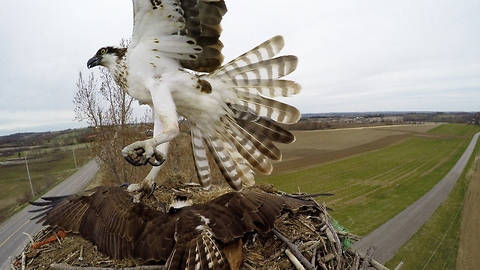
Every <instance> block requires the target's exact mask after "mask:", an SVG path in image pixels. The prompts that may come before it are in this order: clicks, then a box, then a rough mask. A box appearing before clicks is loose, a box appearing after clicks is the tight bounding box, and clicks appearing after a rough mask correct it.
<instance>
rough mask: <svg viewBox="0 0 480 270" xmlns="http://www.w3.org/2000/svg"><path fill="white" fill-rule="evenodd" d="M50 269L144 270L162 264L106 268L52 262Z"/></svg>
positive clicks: (159, 266) (160, 268) (155, 267)
mask: <svg viewBox="0 0 480 270" xmlns="http://www.w3.org/2000/svg"><path fill="white" fill-rule="evenodd" d="M50 269H53V270H113V269H115V270H146V269H158V270H163V269H164V267H163V265H144V266H135V267H122V268H116V267H114V268H108V267H81V266H70V265H66V264H58V263H54V264H51V265H50Z"/></svg>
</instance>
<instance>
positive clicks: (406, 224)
mask: <svg viewBox="0 0 480 270" xmlns="http://www.w3.org/2000/svg"><path fill="white" fill-rule="evenodd" d="M479 135H480V133H477V134H475V136H474V137H473V139H472V141H471V142H470V144H469V145H468V147H467V149H466V150H465V152H464V153H463V155H462V156H461V157H460V159H459V160H458V162H457V163H456V164H455V166H453V168H452V169H451V170H450V172H448V173H447V175H445V177H444V178H443V179H442V180H440V182H438V184H437V185H435V186H434V187H433V188H432V189H431V190H430V191H429V192H428V193H426V194H425V195H424V196H423V197H422V198H420V199H419V200H418V201H416V202H415V203H413V204H412V205H411V206H409V207H408V208H407V209H405V210H404V211H403V212H401V213H400V214H398V215H397V216H395V217H394V218H392V219H391V220H389V221H388V222H386V223H385V224H383V225H382V226H380V227H379V228H378V229H376V230H375V231H373V232H372V233H370V234H369V235H367V236H365V237H364V238H363V239H362V240H360V241H358V242H356V243H355V245H354V247H355V248H358V249H360V250H361V251H362V252H364V253H365V252H366V251H367V249H368V248H369V247H370V246H372V245H376V246H377V251H376V253H375V255H374V256H373V258H374V259H376V260H377V261H379V262H380V263H384V262H386V261H388V260H389V259H390V258H392V257H393V255H395V253H396V252H397V251H398V249H399V248H400V247H401V246H403V244H405V242H407V240H408V239H410V237H412V236H413V234H415V232H416V231H417V230H418V229H419V228H420V227H421V226H422V225H423V224H424V223H425V222H426V221H427V220H428V218H429V217H430V216H431V215H432V213H433V212H434V211H435V210H436V209H437V208H438V206H439V205H440V204H441V203H442V202H443V201H444V200H445V199H446V198H447V196H448V194H449V193H450V191H451V190H452V188H453V186H454V185H455V183H456V181H457V179H458V178H459V177H460V175H461V174H462V172H463V170H464V169H465V166H466V165H467V162H468V160H469V158H470V156H471V155H472V153H473V150H474V148H475V144H476V142H477V140H478V137H479ZM477 237H478V235H477ZM476 247H478V246H476ZM477 256H478V255H477Z"/></svg>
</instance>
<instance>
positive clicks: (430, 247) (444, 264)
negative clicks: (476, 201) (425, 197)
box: [386, 144, 480, 269]
mask: <svg viewBox="0 0 480 270" xmlns="http://www.w3.org/2000/svg"><path fill="white" fill-rule="evenodd" d="M479 149H480V145H478V144H477V146H476V148H475V151H474V153H475V154H477V155H478V153H479ZM476 160H477V158H476V155H472V157H471V158H470V161H469V164H468V165H467V167H466V168H467V170H468V171H465V172H464V173H463V174H462V176H461V177H460V178H459V180H458V182H457V184H456V185H455V187H454V188H453V190H452V192H451V193H450V195H449V196H448V198H447V199H446V200H445V202H443V203H442V204H441V205H440V206H439V208H438V209H437V210H436V211H435V212H434V213H433V214H432V216H431V217H430V219H429V220H428V221H427V222H426V223H425V225H423V226H422V227H421V228H420V229H419V231H418V232H417V233H416V234H415V235H414V236H413V237H412V238H411V239H410V240H409V241H407V243H405V245H403V246H402V248H401V249H400V250H399V251H398V253H397V254H395V256H394V257H393V258H392V259H391V260H389V261H388V262H387V264H386V266H387V267H391V268H393V267H395V266H396V265H398V263H399V262H400V261H403V262H404V267H403V268H404V269H455V268H456V267H455V266H456V258H457V251H458V244H459V236H460V226H461V213H462V208H463V202H464V198H465V194H466V191H467V188H468V183H469V181H471V178H472V175H473V173H474V171H475V170H476V167H477V162H478V161H476ZM478 180H479V179H477V181H478ZM470 226H478V224H470ZM470 237H478V235H471V236H470ZM469 248H470V247H469ZM477 261H478V260H477ZM457 269H464V268H458V267H457ZM471 269H473V268H471Z"/></svg>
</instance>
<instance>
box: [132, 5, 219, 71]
mask: <svg viewBox="0 0 480 270" xmlns="http://www.w3.org/2000/svg"><path fill="white" fill-rule="evenodd" d="M226 12H227V8H226V6H225V2H224V1H223V0H216V1H215V0H213V1H208V0H186V1H179V0H162V1H160V0H133V35H132V42H131V44H130V48H135V47H136V46H138V45H139V44H141V43H143V44H142V45H144V46H148V47H150V48H151V49H152V50H155V52H156V54H159V55H163V56H166V57H171V58H174V59H178V60H179V61H180V63H181V65H182V66H183V67H185V68H189V69H192V70H195V71H202V72H207V71H213V70H215V69H216V68H218V67H219V66H220V65H221V64H222V62H223V55H222V53H221V50H222V48H223V44H222V42H221V41H220V34H221V32H222V28H221V26H220V22H221V21H222V17H223V15H224V14H225V13H226Z"/></svg>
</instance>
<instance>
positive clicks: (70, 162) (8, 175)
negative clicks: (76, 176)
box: [0, 148, 91, 221]
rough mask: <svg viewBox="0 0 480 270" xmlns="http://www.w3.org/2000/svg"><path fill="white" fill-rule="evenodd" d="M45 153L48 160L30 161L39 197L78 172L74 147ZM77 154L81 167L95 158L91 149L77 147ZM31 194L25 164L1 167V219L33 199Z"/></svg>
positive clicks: (34, 186) (31, 172)
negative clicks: (91, 153) (91, 155)
mask: <svg viewBox="0 0 480 270" xmlns="http://www.w3.org/2000/svg"><path fill="white" fill-rule="evenodd" d="M47 152H48V151H47ZM44 155H45V156H46V158H44V159H32V160H29V162H28V167H29V171H30V177H31V179H32V186H33V190H34V193H35V196H36V197H38V196H39V195H40V194H42V193H43V192H45V191H46V190H48V189H49V188H51V187H53V186H54V185H56V184H58V183H59V182H61V181H63V180H64V179H65V178H67V177H68V176H70V175H71V174H73V173H74V172H75V171H76V168H75V160H74V157H73V152H72V150H71V149H70V148H68V149H67V148H65V149H64V150H59V151H52V152H50V153H46V154H44ZM75 157H76V163H77V166H78V167H80V166H82V165H84V164H85V163H86V162H88V161H90V160H91V157H90V150H89V149H86V148H83V149H77V150H75ZM31 194H32V192H31V188H30V183H29V180H28V174H27V168H26V165H25V163H21V164H16V165H1V166H0V221H1V220H2V219H3V218H5V217H8V216H9V215H11V213H12V211H13V210H14V208H15V207H16V206H17V205H19V204H23V203H26V202H27V201H28V200H31V199H32V198H31V196H32V195H31Z"/></svg>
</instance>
